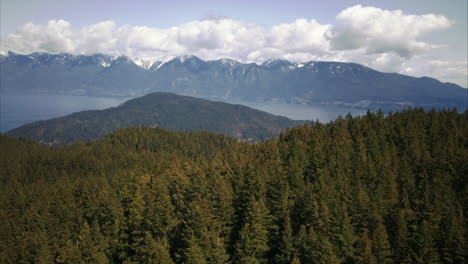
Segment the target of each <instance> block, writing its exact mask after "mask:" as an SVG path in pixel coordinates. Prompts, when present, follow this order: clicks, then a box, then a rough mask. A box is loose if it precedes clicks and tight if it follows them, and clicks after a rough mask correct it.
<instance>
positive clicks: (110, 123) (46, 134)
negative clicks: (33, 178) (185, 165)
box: [7, 93, 304, 144]
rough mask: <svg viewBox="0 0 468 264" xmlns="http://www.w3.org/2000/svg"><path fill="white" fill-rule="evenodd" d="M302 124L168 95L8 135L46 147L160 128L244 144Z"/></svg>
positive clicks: (41, 123)
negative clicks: (213, 135)
mask: <svg viewBox="0 0 468 264" xmlns="http://www.w3.org/2000/svg"><path fill="white" fill-rule="evenodd" d="M302 123H304V121H298V120H291V119H289V118H286V117H283V116H276V115H272V114H270V113H267V112H263V111H260V110H256V109H253V108H250V107H247V106H243V105H234V104H227V103H223V102H215V101H208V100H205V99H200V98H195V97H191V96H182V95H177V94H173V93H150V94H147V95H145V96H142V97H138V98H134V99H131V100H128V101H126V102H124V103H122V104H121V105H119V106H117V107H111V108H108V109H104V110H90V111H81V112H77V113H73V114H70V115H67V116H63V117H58V118H53V119H49V120H44V121H37V122H33V123H29V124H25V125H23V126H20V127H18V128H15V129H13V130H10V131H8V132H7V134H8V135H10V136H17V137H24V138H29V139H33V140H36V141H38V142H41V143H45V144H68V143H73V142H76V141H88V140H95V139H99V138H101V137H103V136H105V135H106V134H108V133H110V132H112V131H115V130H118V129H121V128H127V127H138V126H146V127H162V128H167V129H171V130H176V131H200V130H205V131H212V132H215V133H221V134H224V135H227V136H230V137H233V138H236V139H241V140H245V141H250V142H253V141H259V140H264V139H267V138H270V137H273V136H277V135H279V133H280V132H281V131H282V130H283V129H286V128H288V127H292V126H295V125H298V124H302Z"/></svg>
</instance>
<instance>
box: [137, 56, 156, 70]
mask: <svg viewBox="0 0 468 264" xmlns="http://www.w3.org/2000/svg"><path fill="white" fill-rule="evenodd" d="M133 62H134V63H135V64H136V65H138V66H139V67H141V68H143V69H145V70H148V69H150V68H151V67H152V66H153V64H154V63H155V62H157V60H156V59H154V58H133Z"/></svg>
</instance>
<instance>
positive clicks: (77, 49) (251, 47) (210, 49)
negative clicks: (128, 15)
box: [1, 5, 467, 87]
mask: <svg viewBox="0 0 468 264" xmlns="http://www.w3.org/2000/svg"><path fill="white" fill-rule="evenodd" d="M452 24H453V22H452V21H450V20H449V19H448V18H446V17H444V16H440V15H434V14H425V15H407V14H404V13H402V11H399V10H396V11H388V10H382V9H379V8H374V7H363V6H360V5H357V6H353V7H350V8H347V9H345V10H343V11H342V12H340V13H339V14H338V15H337V17H336V23H335V24H334V25H328V24H320V23H319V22H318V21H316V20H313V19H312V20H306V19H297V20H295V21H293V22H292V23H285V24H278V25H275V26H273V27H272V28H271V29H266V28H264V27H261V26H259V25H256V24H252V23H248V22H245V21H238V20H233V19H230V18H225V17H208V18H206V19H203V20H197V21H192V22H188V23H184V24H181V25H178V26H174V27H170V28H163V29H161V28H151V27H145V26H132V25H117V24H116V23H115V22H114V21H104V22H101V23H97V24H93V25H88V26H85V27H81V28H73V27H72V25H70V23H69V22H67V21H64V20H51V21H49V23H48V24H46V25H40V24H33V23H28V24H25V25H23V26H20V27H19V28H18V29H17V31H16V32H15V33H14V34H10V35H8V36H6V37H5V38H2V39H1V48H2V50H4V51H5V50H12V51H14V52H18V53H30V52H36V51H43V52H53V53H59V52H67V53H74V54H92V53H107V54H112V53H114V52H119V53H121V54H126V55H128V56H130V57H143V58H152V59H158V58H164V57H168V56H174V55H182V54H192V55H196V56H198V57H200V58H202V59H205V60H212V59H219V58H231V59H235V60H239V61H241V62H256V63H262V62H263V61H265V60H267V59H270V58H274V57H277V58H284V59H287V60H290V61H295V62H305V61H310V60H327V61H345V62H357V63H362V64H364V65H367V66H369V67H372V68H375V69H377V70H381V71H389V72H400V73H404V74H411V75H418V76H419V75H429V76H433V77H437V78H441V79H442V80H445V81H455V82H457V83H459V84H461V85H463V86H465V87H466V67H467V66H466V62H464V63H463V62H461V63H460V62H450V61H444V60H443V59H440V58H439V59H437V60H435V59H434V58H429V57H427V56H425V54H428V51H430V50H433V49H435V48H438V49H447V47H441V46H437V45H434V44H431V43H427V42H424V41H422V40H421V37H423V36H424V35H426V34H429V33H431V32H433V31H436V30H442V29H445V28H448V27H450V26H451V25H452ZM419 63H420V64H419Z"/></svg>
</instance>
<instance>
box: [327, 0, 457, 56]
mask: <svg viewBox="0 0 468 264" xmlns="http://www.w3.org/2000/svg"><path fill="white" fill-rule="evenodd" d="M452 24H453V22H452V21H450V20H449V19H448V18H446V17H444V16H441V15H434V14H426V15H406V14H403V12H402V11H401V10H395V11H388V10H382V9H380V8H375V7H363V6H361V5H357V6H353V7H350V8H347V9H345V10H343V11H342V12H341V13H339V14H338V15H337V17H336V24H335V25H334V26H333V27H332V29H331V30H330V31H328V32H327V37H328V39H329V40H330V41H331V45H332V47H333V48H334V49H337V50H349V49H364V50H365V52H366V53H367V54H374V53H385V52H395V53H397V54H398V55H400V56H402V57H411V56H412V55H414V54H415V53H420V52H423V51H427V50H429V49H431V48H434V47H435V46H434V45H431V44H429V43H426V42H423V41H421V40H419V38H420V37H421V36H423V35H425V34H428V33H430V32H433V31H436V30H441V29H446V28H448V27H450V26H451V25H452Z"/></svg>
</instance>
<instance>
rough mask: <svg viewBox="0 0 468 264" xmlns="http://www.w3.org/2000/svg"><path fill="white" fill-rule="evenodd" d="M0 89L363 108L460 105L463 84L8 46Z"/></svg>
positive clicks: (337, 68)
mask: <svg viewBox="0 0 468 264" xmlns="http://www.w3.org/2000/svg"><path fill="white" fill-rule="evenodd" d="M0 77H1V80H0V81H1V83H0V84H1V87H2V90H3V91H4V92H19V93H23V92H25V93H31V92H32V93H45V94H86V95H100V96H142V95H144V94H147V93H151V92H172V93H177V94H182V95H190V96H195V97H201V98H206V99H215V100H226V101H228V102H229V101H231V102H233V101H239V100H242V101H281V102H287V103H298V104H310V103H323V104H334V105H343V106H351V107H356V108H363V109H368V108H370V109H376V108H383V109H385V110H399V109H401V108H404V107H408V106H413V107H415V106H422V107H425V108H432V107H434V108H452V107H456V108H458V109H461V110H463V109H466V108H467V90H466V89H464V88H462V87H460V86H458V85H456V84H453V83H442V82H440V81H438V80H436V79H433V78H429V77H421V78H416V77H411V76H406V75H401V74H397V73H384V72H379V71H376V70H373V69H371V68H368V67H366V66H363V65H360V64H356V63H342V62H323V61H319V62H315V61H310V62H305V63H293V62H289V61H287V60H283V59H271V60H268V61H266V62H264V63H263V64H261V65H258V64H255V63H247V64H246V63H240V62H238V61H235V60H231V59H220V60H213V61H204V60H201V59H200V58H197V57H195V56H179V57H173V58H169V59H167V60H165V61H153V60H148V59H131V58H129V57H127V56H124V55H119V54H116V55H115V56H109V55H104V54H94V55H71V54H50V53H32V54H28V55H21V54H16V53H13V52H8V53H2V54H1V55H0Z"/></svg>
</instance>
